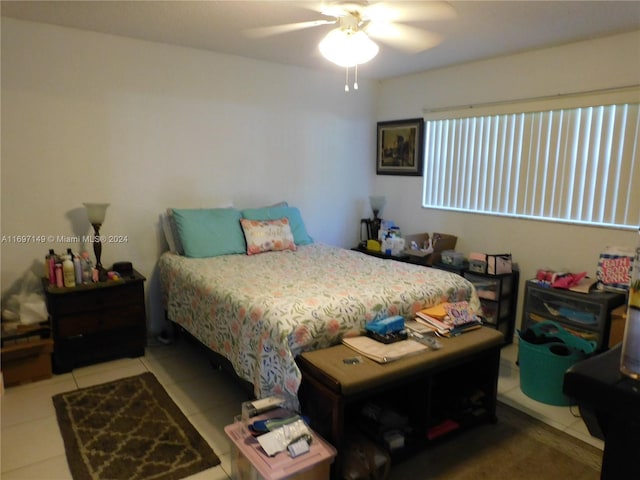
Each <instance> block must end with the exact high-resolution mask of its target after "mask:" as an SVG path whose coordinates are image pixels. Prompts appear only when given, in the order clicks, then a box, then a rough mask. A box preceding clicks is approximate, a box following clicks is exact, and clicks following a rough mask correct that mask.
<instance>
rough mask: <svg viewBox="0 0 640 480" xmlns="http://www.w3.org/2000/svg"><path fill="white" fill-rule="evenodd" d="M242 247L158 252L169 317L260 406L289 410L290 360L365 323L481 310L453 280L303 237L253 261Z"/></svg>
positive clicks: (295, 383)
mask: <svg viewBox="0 0 640 480" xmlns="http://www.w3.org/2000/svg"><path fill="white" fill-rule="evenodd" d="M281 213H282V212H275V213H273V212H272V213H270V215H269V216H270V217H278V215H279V214H281ZM242 215H247V212H246V211H243V212H242ZM242 215H241V217H242ZM249 216H250V214H249ZM293 223H296V222H293ZM292 227H295V225H292ZM292 230H293V231H294V232H295V231H296V228H292ZM297 231H299V229H298V230H297ZM244 233H245V235H246V233H247V232H246V231H245V232H244ZM304 233H306V232H304ZM246 238H247V240H246V243H245V244H243V247H242V252H238V253H226V254H220V255H214V256H198V257H197V258H194V257H190V256H188V255H184V254H180V253H179V252H178V251H169V252H165V253H163V254H162V255H161V257H160V259H159V263H158V267H159V277H160V284H161V291H162V301H163V304H164V308H165V309H166V312H167V316H168V318H169V319H170V320H171V321H173V322H175V323H176V324H178V325H179V326H181V327H182V328H184V329H185V330H186V331H187V332H188V333H190V334H191V335H192V336H193V337H195V338H196V339H197V340H198V341H199V342H201V343H202V344H203V345H205V346H206V347H207V348H209V349H210V350H212V351H214V352H217V353H218V354H221V355H222V356H224V357H225V358H226V359H228V360H229V362H230V363H231V365H232V366H233V369H234V371H235V373H236V374H237V375H238V376H239V377H240V378H242V379H244V380H246V381H248V382H250V383H251V384H252V385H253V388H254V394H255V395H256V397H258V398H260V397H264V396H267V395H272V394H282V395H284V396H285V398H286V400H287V403H288V404H289V405H290V406H292V407H293V408H297V405H298V403H297V391H298V387H299V386H300V381H301V374H300V371H299V369H298V367H297V365H296V362H295V357H296V356H297V355H298V354H300V353H301V352H304V351H309V350H315V349H320V348H326V347H329V346H331V345H334V344H337V343H339V342H340V340H341V339H342V337H343V336H345V335H352V334H358V333H360V331H361V329H362V328H363V326H364V325H365V323H366V322H368V321H371V320H373V319H376V318H382V317H386V316H389V315H403V316H405V317H411V316H412V315H413V314H414V313H415V312H416V311H417V310H419V309H421V308H425V307H427V306H431V305H435V304H438V303H441V302H446V301H448V302H453V301H468V302H469V305H470V309H471V310H472V311H473V312H474V313H477V312H479V311H480V303H479V300H478V297H477V294H476V291H475V289H474V287H473V285H472V284H471V283H470V282H468V281H467V280H465V279H463V278H462V277H461V276H458V275H455V274H453V273H449V272H445V271H442V270H437V269H433V268H428V267H423V266H417V265H411V264H406V263H402V262H396V261H393V260H384V259H379V258H375V257H372V256H368V255H365V254H363V253H360V252H355V251H351V250H347V249H343V248H338V247H334V246H330V245H326V244H322V243H319V242H314V241H313V240H311V239H310V237H308V236H307V237H306V238H305V239H302V240H301V239H300V238H301V237H296V242H293V243H294V245H290V247H289V248H283V249H272V248H267V249H266V250H260V251H255V250H254V251H253V252H251V248H252V243H251V242H250V241H249V237H248V236H247V237H246ZM243 241H244V238H243ZM238 248H239V247H238ZM248 252H249V254H248Z"/></svg>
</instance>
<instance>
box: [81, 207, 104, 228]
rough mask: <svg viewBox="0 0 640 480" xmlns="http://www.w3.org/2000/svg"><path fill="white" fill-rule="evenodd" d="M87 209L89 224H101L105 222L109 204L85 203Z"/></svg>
mask: <svg viewBox="0 0 640 480" xmlns="http://www.w3.org/2000/svg"><path fill="white" fill-rule="evenodd" d="M83 205H84V207H85V208H86V209H87V217H89V223H91V224H92V225H94V224H100V225H102V223H103V222H104V217H105V215H106V214H107V207H108V206H109V204H108V203H83Z"/></svg>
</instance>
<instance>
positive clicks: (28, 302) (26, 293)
mask: <svg viewBox="0 0 640 480" xmlns="http://www.w3.org/2000/svg"><path fill="white" fill-rule="evenodd" d="M2 316H3V318H16V317H17V318H18V319H19V321H20V323H22V324H23V325H33V324H36V323H40V322H44V321H46V320H47V319H48V318H49V314H48V312H47V304H46V302H45V298H44V294H43V293H42V286H41V284H40V280H39V279H38V277H36V275H35V274H34V273H33V272H31V271H28V272H27V273H25V274H24V276H23V277H22V278H21V279H20V290H19V291H18V293H15V294H13V295H11V297H9V300H7V305H6V308H5V310H4V311H3V312H2Z"/></svg>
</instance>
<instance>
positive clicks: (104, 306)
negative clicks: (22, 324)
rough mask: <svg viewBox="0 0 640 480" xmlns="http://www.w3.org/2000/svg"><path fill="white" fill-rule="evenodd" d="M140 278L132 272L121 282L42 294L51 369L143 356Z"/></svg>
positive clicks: (45, 287) (144, 329)
mask: <svg viewBox="0 0 640 480" xmlns="http://www.w3.org/2000/svg"><path fill="white" fill-rule="evenodd" d="M144 281H145V278H144V277H143V276H142V275H140V273H138V272H137V271H135V270H134V271H133V272H132V273H131V274H128V275H125V276H123V277H122V279H121V280H117V281H107V282H98V283H90V284H86V285H79V286H76V287H72V288H58V287H55V286H50V285H49V284H48V283H47V281H46V280H43V290H44V292H45V296H46V300H47V309H48V310H49V316H50V317H51V326H52V330H53V341H54V346H53V371H54V373H64V372H69V371H71V370H73V369H74V368H75V367H78V366H82V365H89V364H92V363H98V362H103V361H107V360H113V359H115V358H121V357H140V356H142V355H144V350H145V347H146V339H147V319H146V312H145V303H144Z"/></svg>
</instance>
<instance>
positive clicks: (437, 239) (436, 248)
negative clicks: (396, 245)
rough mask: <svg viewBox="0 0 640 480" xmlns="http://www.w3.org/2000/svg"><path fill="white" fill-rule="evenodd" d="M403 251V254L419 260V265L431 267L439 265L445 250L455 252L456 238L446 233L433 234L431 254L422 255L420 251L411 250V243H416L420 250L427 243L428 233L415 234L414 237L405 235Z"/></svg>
mask: <svg viewBox="0 0 640 480" xmlns="http://www.w3.org/2000/svg"><path fill="white" fill-rule="evenodd" d="M403 238H404V244H405V250H404V251H403V253H405V254H407V255H411V256H414V257H416V258H418V259H419V263H421V264H423V265H428V266H431V265H433V264H434V263H439V262H440V260H441V258H442V252H443V251H445V250H455V248H456V243H457V241H458V237H456V236H455V235H449V234H447V233H434V234H433V245H432V246H433V253H424V252H422V251H421V250H411V242H416V244H417V245H418V248H420V249H421V248H422V247H423V246H424V245H425V244H428V243H429V234H428V233H416V234H414V235H405V236H404V237H403Z"/></svg>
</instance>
